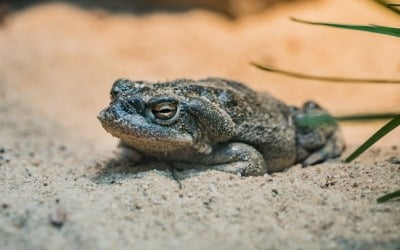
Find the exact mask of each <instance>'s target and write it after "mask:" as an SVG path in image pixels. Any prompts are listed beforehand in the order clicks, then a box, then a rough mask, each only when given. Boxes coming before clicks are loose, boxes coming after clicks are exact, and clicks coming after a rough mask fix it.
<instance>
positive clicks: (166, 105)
mask: <svg viewBox="0 0 400 250" xmlns="http://www.w3.org/2000/svg"><path fill="white" fill-rule="evenodd" d="M177 105H178V104H177V103H176V102H161V103H157V104H155V105H154V106H153V107H152V109H151V112H152V113H153V115H154V116H155V117H156V118H157V119H160V120H169V119H171V118H173V117H174V116H175V114H176V111H177Z"/></svg>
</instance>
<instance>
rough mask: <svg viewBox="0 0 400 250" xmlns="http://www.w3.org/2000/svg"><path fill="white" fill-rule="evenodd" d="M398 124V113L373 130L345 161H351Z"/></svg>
mask: <svg viewBox="0 0 400 250" xmlns="http://www.w3.org/2000/svg"><path fill="white" fill-rule="evenodd" d="M398 126H400V115H397V116H396V117H394V118H393V119H392V120H390V121H389V122H388V123H386V124H385V125H384V126H383V127H382V128H380V129H379V130H378V131H376V132H375V134H373V135H372V136H371V137H370V138H368V140H366V141H365V142H364V143H363V144H362V145H361V146H360V147H358V148H357V149H356V150H355V151H354V152H353V153H351V154H350V156H348V157H347V158H346V160H345V162H351V161H352V160H354V159H355V158H357V157H358V156H359V155H360V154H362V153H363V152H364V151H365V150H367V149H368V148H369V147H371V146H372V145H373V144H374V143H375V142H377V141H378V140H380V139H381V138H382V137H384V136H385V135H386V134H387V133H389V132H390V131H392V130H393V129H395V128H396V127H398Z"/></svg>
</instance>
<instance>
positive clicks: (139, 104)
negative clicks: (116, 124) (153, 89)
mask: <svg viewBox="0 0 400 250" xmlns="http://www.w3.org/2000/svg"><path fill="white" fill-rule="evenodd" d="M145 111H146V106H145V102H144V101H143V99H142V98H140V97H136V96H135V97H129V98H125V99H120V100H117V101H114V102H112V103H111V104H110V105H109V106H108V107H107V108H105V109H103V110H102V111H101V112H100V114H99V115H98V116H97V118H98V119H99V120H100V121H113V120H118V119H120V118H124V117H126V116H127V115H140V116H144V115H145Z"/></svg>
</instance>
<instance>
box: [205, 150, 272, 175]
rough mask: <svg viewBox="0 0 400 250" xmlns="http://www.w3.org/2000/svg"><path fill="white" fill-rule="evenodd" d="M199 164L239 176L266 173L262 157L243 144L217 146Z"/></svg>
mask: <svg viewBox="0 0 400 250" xmlns="http://www.w3.org/2000/svg"><path fill="white" fill-rule="evenodd" d="M201 164H206V165H212V166H211V167H210V168H211V169H215V170H219V171H223V172H229V173H234V174H241V175H245V176H247V175H262V174H264V173H266V172H267V170H268V169H267V166H266V163H265V161H264V158H263V156H262V155H261V153H260V152H258V151H257V150H256V149H255V148H253V147H252V146H250V145H247V144H244V143H229V144H219V145H216V146H214V148H213V151H212V152H211V153H210V154H207V155H204V156H202V157H201Z"/></svg>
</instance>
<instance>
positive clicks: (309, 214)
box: [0, 0, 400, 250]
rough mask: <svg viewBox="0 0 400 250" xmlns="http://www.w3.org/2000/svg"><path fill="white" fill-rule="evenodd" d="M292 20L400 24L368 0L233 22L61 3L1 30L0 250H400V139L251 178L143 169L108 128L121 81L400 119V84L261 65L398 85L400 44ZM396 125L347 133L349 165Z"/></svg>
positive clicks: (152, 165) (8, 21) (313, 4)
mask: <svg viewBox="0 0 400 250" xmlns="http://www.w3.org/2000/svg"><path fill="white" fill-rule="evenodd" d="M290 16H294V17H299V18H304V19H309V20H318V21H336V22H343V23H346V22H347V23H349V22H350V23H358V24H367V23H373V24H380V25H392V26H399V24H400V23H399V19H398V17H397V16H395V15H393V14H391V13H389V12H387V11H385V10H383V9H381V8H379V7H377V6H376V5H374V4H372V3H370V2H368V1H346V0H335V1H328V0H325V1H324V0H318V1H305V2H301V1H296V2H294V3H293V2H292V3H290V4H281V5H276V6H274V7H273V8H270V9H267V10H264V11H262V12H260V13H258V14H254V15H246V16H244V17H241V18H238V19H235V20H231V19H227V18H226V17H225V16H222V15H220V14H217V13H213V12H209V11H205V10H192V11H187V12H180V13H168V12H162V13H153V14H146V15H138V14H134V13H133V14H128V13H125V14H123V13H119V12H115V13H108V12H105V11H99V10H91V9H81V8H79V7H77V6H73V5H67V4H60V3H49V4H44V5H37V6H34V7H32V8H27V9H22V10H19V11H16V12H12V13H11V14H10V15H9V16H7V17H6V18H3V19H1V20H3V21H2V22H1V25H0V246H1V247H0V248H1V249H2V250H3V249H4V250H9V249H400V203H399V201H398V200H394V201H391V202H387V203H384V204H377V203H376V198H377V197H379V196H380V195H382V194H385V193H387V192H390V191H394V190H397V189H399V188H400V153H399V152H400V130H399V129H396V130H395V131H393V132H392V133H391V134H389V135H388V136H387V137H386V138H385V139H384V140H382V141H381V142H379V143H378V144H377V145H376V146H375V147H373V148H372V149H371V150H369V151H368V152H367V153H366V154H364V155H363V156H361V157H360V158H358V159H357V160H356V161H354V162H353V163H351V164H345V163H342V162H341V161H340V160H335V161H330V162H326V163H323V164H320V165H316V166H312V167H308V168H301V166H299V165H296V166H294V167H292V168H290V169H288V170H287V171H285V172H282V173H275V174H272V175H265V176H259V177H239V176H236V175H232V174H227V173H222V172H217V171H211V170H208V171H198V170H186V171H183V172H178V173H175V172H172V171H171V169H169V168H168V167H167V166H166V164H163V163H156V162H149V163H145V164H141V165H134V164H133V163H132V162H131V161H130V160H129V156H127V155H121V152H120V151H119V149H118V148H117V143H118V141H117V140H116V139H115V138H112V137H111V136H110V135H109V134H107V133H106V132H105V131H104V130H103V129H102V127H101V125H100V123H99V122H98V121H97V119H96V115H97V113H98V112H99V111H100V110H101V109H102V108H103V107H105V106H106V105H107V103H108V98H109V88H110V86H111V84H112V82H113V81H114V80H115V79H116V78H120V77H126V78H131V79H134V80H139V79H143V80H165V79H174V78H177V77H190V78H202V77H207V76H219V77H225V78H230V79H235V80H239V81H243V82H245V83H247V84H248V85H249V86H250V87H252V88H254V89H257V90H259V91H268V92H270V93H271V94H272V95H274V96H276V97H278V98H280V99H282V100H284V101H285V102H287V103H289V104H293V105H300V104H301V103H303V102H304V101H306V100H308V99H313V100H316V101H317V102H318V103H320V104H321V105H322V106H324V107H326V108H327V109H329V110H330V111H331V112H332V113H333V114H337V115H342V114H351V113H360V112H361V113H365V112H384V111H397V112H398V111H399V107H400V86H398V85H397V86H396V85H373V84H330V83H320V82H317V81H304V80H299V79H293V78H288V77H284V76H279V75H274V74H268V73H265V72H262V71H260V70H258V69H255V68H254V67H251V66H250V65H249V64H248V62H249V61H257V62H262V63H265V64H268V65H271V66H275V67H282V68H286V69H292V70H297V71H300V72H308V73H314V74H318V75H336V76H337V75H339V76H346V77H362V78H368V77H375V78H396V77H397V78H399V77H400V60H399V58H400V47H399V45H400V43H399V40H398V39H396V38H392V37H388V36H387V37H386V36H385V37H384V36H378V35H374V34H369V33H363V32H350V31H344V30H335V29H329V28H323V27H312V26H307V25H302V24H298V23H294V22H291V21H289V19H288V18H289V17H290ZM383 124H384V123H383V122H374V123H350V124H349V123H343V124H341V125H342V128H343V134H344V137H345V140H346V142H347V150H346V152H345V154H344V155H345V156H346V155H348V154H349V153H350V152H351V151H352V150H354V149H355V148H356V146H357V145H359V144H360V143H361V142H363V141H364V140H365V139H366V138H367V137H368V136H369V135H370V134H371V133H372V132H373V131H375V130H377V129H378V128H379V127H380V126H382V125H383ZM174 174H175V175H177V177H178V179H179V180H180V183H178V182H177V181H176V180H175V178H174ZM180 187H181V188H180Z"/></svg>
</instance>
